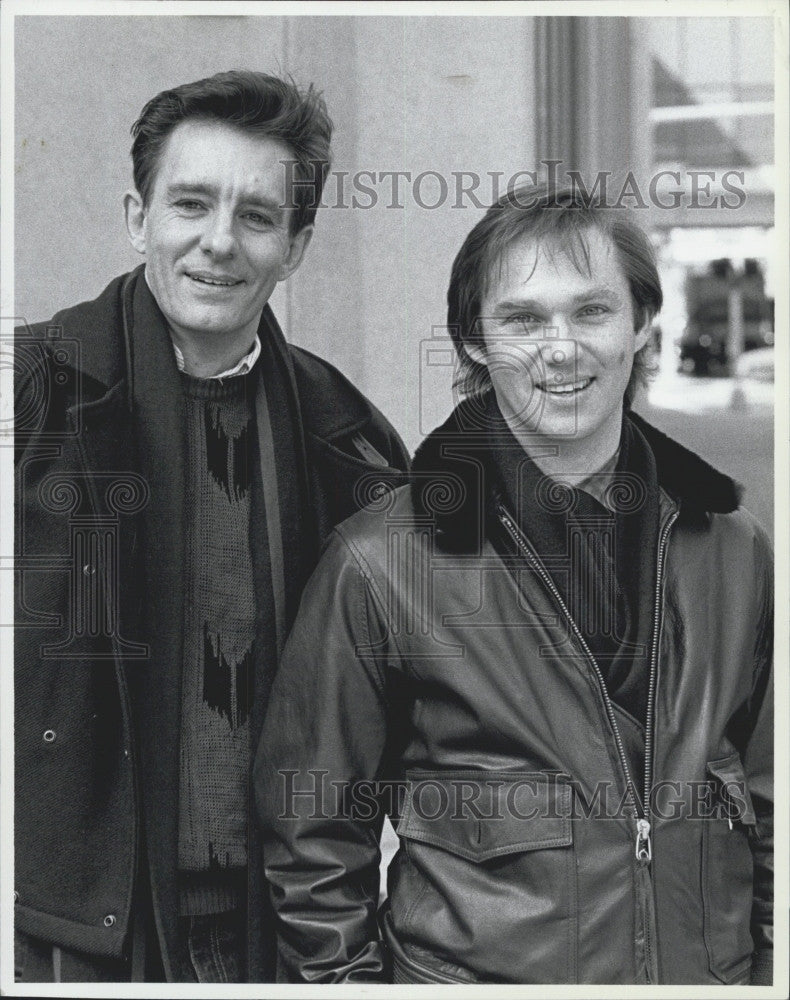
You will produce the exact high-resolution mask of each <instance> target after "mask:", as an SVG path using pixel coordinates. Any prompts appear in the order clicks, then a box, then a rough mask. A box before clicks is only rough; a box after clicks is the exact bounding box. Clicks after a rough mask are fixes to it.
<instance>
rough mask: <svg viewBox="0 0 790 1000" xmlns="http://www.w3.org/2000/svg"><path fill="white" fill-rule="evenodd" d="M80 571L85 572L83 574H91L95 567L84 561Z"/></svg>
mask: <svg viewBox="0 0 790 1000" xmlns="http://www.w3.org/2000/svg"><path fill="white" fill-rule="evenodd" d="M82 572H83V573H84V574H85V576H93V574H94V573H95V572H96V567H95V566H91V564H90V563H85V565H84V566H83V567H82Z"/></svg>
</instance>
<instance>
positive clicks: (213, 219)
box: [200, 211, 236, 258]
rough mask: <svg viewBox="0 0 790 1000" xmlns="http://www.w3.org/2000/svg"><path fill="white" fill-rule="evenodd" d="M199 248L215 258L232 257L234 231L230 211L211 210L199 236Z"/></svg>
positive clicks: (234, 245)
mask: <svg viewBox="0 0 790 1000" xmlns="http://www.w3.org/2000/svg"><path fill="white" fill-rule="evenodd" d="M200 249H201V250H202V251H203V252H204V253H206V254H209V255H211V256H212V257H216V258H228V257H232V256H233V255H234V253H235V250H236V232H235V228H234V224H233V216H232V214H231V213H230V212H223V211H216V212H212V213H211V214H210V215H209V216H208V217H207V218H206V221H205V225H204V227H203V231H202V233H201V236H200Z"/></svg>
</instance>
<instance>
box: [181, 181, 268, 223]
mask: <svg viewBox="0 0 790 1000" xmlns="http://www.w3.org/2000/svg"><path fill="white" fill-rule="evenodd" d="M167 194H168V196H169V197H171V198H175V197H178V196H179V195H194V194H202V195H206V196H207V197H209V198H217V197H218V196H219V190H218V188H216V187H214V186H213V185H212V184H201V183H200V182H196V183H194V184H169V185H168V186H167ZM240 201H241V202H242V203H243V204H245V205H253V206H255V207H256V208H265V209H266V210H267V211H268V212H277V213H278V214H280V215H282V212H283V208H284V206H282V205H280V204H278V203H277V202H276V201H275V200H273V199H272V198H264V197H262V196H261V195H260V194H257V193H250V194H247V195H244V197H242V198H241V199H240Z"/></svg>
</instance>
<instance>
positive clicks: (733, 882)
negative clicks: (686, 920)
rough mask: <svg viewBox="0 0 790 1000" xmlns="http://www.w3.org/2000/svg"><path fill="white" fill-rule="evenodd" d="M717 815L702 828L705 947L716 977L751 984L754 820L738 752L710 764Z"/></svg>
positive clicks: (714, 812)
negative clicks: (750, 842)
mask: <svg viewBox="0 0 790 1000" xmlns="http://www.w3.org/2000/svg"><path fill="white" fill-rule="evenodd" d="M707 770H708V774H709V776H710V778H711V780H712V784H713V806H714V808H713V814H712V815H711V817H710V818H708V819H705V820H703V824H702V895H703V912H704V931H705V947H706V949H707V952H708V963H709V966H710V971H711V972H712V973H713V975H714V976H715V977H716V978H717V979H719V980H720V981H721V982H723V983H733V982H748V981H749V968H750V966H751V956H752V950H753V947H754V945H753V942H752V936H751V932H750V922H751V913H752V897H753V892H754V888H753V882H754V862H753V859H752V851H751V847H750V846H749V830H750V829H753V827H754V825H755V823H756V818H755V814H754V807H753V805H752V800H751V795H750V794H749V789H748V787H747V785H746V775H745V774H744V770H743V764H742V763H741V758H740V757H739V756H738V754H737V753H733V754H730V756H728V757H724V758H722V759H720V760H714V761H709V762H708V764H707Z"/></svg>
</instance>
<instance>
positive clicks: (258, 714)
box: [123, 271, 317, 981]
mask: <svg viewBox="0 0 790 1000" xmlns="http://www.w3.org/2000/svg"><path fill="white" fill-rule="evenodd" d="M123 298H124V302H123V305H124V319H125V324H126V328H127V331H128V333H129V336H128V341H127V343H128V352H129V356H128V359H127V365H128V369H129V374H130V383H131V385H130V397H131V404H132V406H133V411H134V427H135V439H136V442H137V446H138V460H139V464H140V470H141V473H142V475H143V476H144V477H145V479H146V481H147V482H148V484H149V487H150V492H151V498H150V502H149V504H148V506H147V507H146V509H145V510H144V511H143V518H142V522H143V523H142V529H143V531H142V534H143V539H142V542H141V545H142V556H143V558H142V562H143V567H144V580H145V587H144V593H145V595H146V598H145V604H144V615H143V620H144V621H145V623H146V629H145V631H146V641H147V642H148V644H149V646H150V648H151V657H150V660H149V661H148V663H147V664H145V665H143V666H135V667H133V668H131V670H130V681H131V683H130V687H131V689H132V692H133V702H134V713H135V717H136V724H137V727H138V731H139V745H140V748H141V750H140V757H141V760H140V774H141V786H142V797H143V803H144V808H143V812H144V816H145V829H144V835H145V850H146V853H147V856H148V860H149V863H150V866H151V869H152V871H153V873H154V874H153V879H152V881H153V885H154V887H155V890H156V891H157V893H158V899H157V902H158V905H159V908H160V910H161V912H162V913H163V915H164V923H165V933H166V934H168V938H169V948H168V950H169V951H170V953H171V954H175V953H176V950H177V942H176V939H175V937H174V933H175V928H176V925H177V919H176V915H177V913H178V894H177V891H176V878H175V875H176V863H177V857H176V851H177V843H178V830H177V810H176V809H175V807H174V803H175V802H177V801H178V774H179V768H178V740H177V738H176V734H177V733H178V731H179V726H180V680H181V677H180V674H181V662H182V627H183V618H184V606H183V601H184V581H183V566H184V528H183V524H184V505H185V504H187V503H189V502H190V498H189V497H187V496H186V495H185V489H184V483H185V447H186V445H185V415H184V404H183V395H182V392H181V387H180V380H179V373H178V370H177V367H176V363H175V358H174V355H173V348H172V343H171V340H170V337H169V334H168V331H167V327H166V324H165V320H164V317H163V316H162V313H161V312H160V310H159V308H158V306H157V305H156V303H155V301H154V299H153V296H152V295H151V292H150V291H149V289H148V286H147V284H146V281H145V279H144V277H143V274H142V271H137V272H135V274H134V275H132V276H131V277H130V279H129V280H128V283H127V285H126V287H125V289H124V296H123ZM258 333H259V336H260V339H261V344H262V348H263V350H262V353H261V357H260V358H259V361H258V364H257V365H256V369H257V378H258V379H264V380H265V386H264V389H265V391H264V392H263V393H260V394H258V395H257V397H256V424H257V434H256V438H257V441H256V444H257V446H258V447H257V448H255V452H256V453H257V454H260V455H261V456H262V458H261V460H258V459H257V458H256V460H255V462H254V468H255V474H254V476H253V482H252V501H251V502H252V508H251V518H250V522H251V528H250V546H251V552H252V560H253V574H254V581H255V598H256V639H255V645H254V649H253V663H254V667H253V677H252V685H253V697H252V710H251V714H250V739H251V745H252V746H255V745H256V743H257V740H258V736H259V733H260V729H261V725H262V715H263V711H264V708H265V705H266V702H267V700H268V694H269V690H270V688H271V684H272V681H273V679H274V673H275V668H276V663H277V657H278V652H279V648H280V647H281V644H282V642H283V641H284V638H285V636H286V635H287V632H288V629H289V628H290V624H291V622H292V620H293V616H294V614H295V612H296V607H297V604H298V599H299V594H300V593H301V589H302V586H303V583H304V577H305V574H306V568H307V567H308V566H309V565H311V564H312V562H313V561H314V556H315V552H314V550H315V548H316V546H317V541H316V539H315V538H314V537H313V532H312V530H311V527H310V525H311V521H310V518H309V511H308V509H307V478H306V458H305V446H304V441H303V439H302V430H301V423H300V421H299V416H298V413H297V412H296V406H297V402H296V401H297V394H296V389H295V386H294V385H293V374H292V372H291V370H290V368H289V366H288V363H287V359H286V348H285V344H284V342H283V341H282V335H281V334H279V331H275V330H273V329H272V328H271V327H270V324H269V318H268V312H267V310H264V313H263V316H262V318H261V325H260V328H259V331H258ZM264 399H265V403H264V405H265V406H266V411H265V416H266V418H267V419H266V420H263V421H262V420H261V416H262V415H264V414H263V413H262V411H261V409H260V406H259V403H260V402H261V400H264ZM267 427H268V431H267V430H266V428H267ZM262 433H265V434H267V436H268V437H269V438H270V445H269V450H268V452H267V447H266V446H265V444H263V443H262V440H261V436H262ZM271 449H273V451H272V450H271ZM272 455H273V460H272V457H271V456H272ZM272 474H274V476H275V477H276V484H277V489H276V493H275V494H272V491H271V477H272ZM264 475H265V476H267V477H268V488H267V486H266V485H265V483H264ZM265 495H266V496H268V497H269V498H271V497H272V495H275V496H277V497H278V499H279V503H278V504H277V507H278V517H277V518H276V519H275V520H274V527H275V528H276V529H277V532H278V534H279V541H278V540H277V533H275V534H274V535H273V534H272V531H271V526H272V525H271V523H270V522H271V521H272V519H271V518H269V517H267V516H266V515H268V514H269V513H270V512H269V509H268V507H267V506H266V504H265V500H264V496H265ZM264 512H265V513H264ZM272 539H274V540H275V543H276V544H275V565H273V561H272V546H271V542H272ZM279 550H281V555H280V556H279V560H280V571H279V572H278V571H277V570H276V562H277V560H278V555H277V552H278V551H279ZM286 560H287V562H286ZM275 580H279V581H280V583H279V586H278V585H277V584H275V583H274V582H273V581H275ZM275 626H276V627H275ZM251 802H252V799H251ZM248 857H249V859H250V869H249V952H250V977H251V980H252V981H260V980H261V979H262V978H265V975H264V974H263V965H262V963H263V964H264V965H265V964H268V963H270V962H271V961H272V959H273V956H272V954H271V953H270V952H271V949H272V947H273V942H274V935H273V933H272V929H271V926H264V924H268V923H269V921H270V920H271V919H272V917H271V914H270V911H269V907H268V893H267V890H266V887H265V884H264V881H263V871H262V865H261V863H260V858H261V849H260V844H259V843H258V833H257V825H256V824H255V823H252V822H251V823H250V842H249V845H248ZM269 974H271V973H269Z"/></svg>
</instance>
